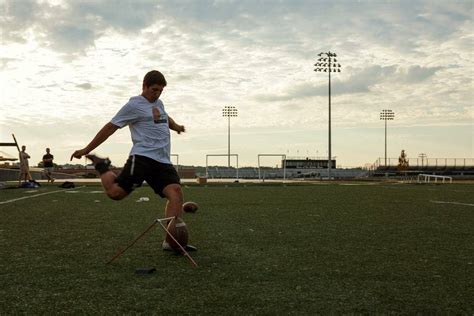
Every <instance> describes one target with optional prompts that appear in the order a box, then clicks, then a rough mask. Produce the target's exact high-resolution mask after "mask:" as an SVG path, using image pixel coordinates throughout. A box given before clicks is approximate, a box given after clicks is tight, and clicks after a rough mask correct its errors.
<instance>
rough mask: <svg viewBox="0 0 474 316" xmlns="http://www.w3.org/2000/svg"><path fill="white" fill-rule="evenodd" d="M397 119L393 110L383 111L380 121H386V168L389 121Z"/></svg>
mask: <svg viewBox="0 0 474 316" xmlns="http://www.w3.org/2000/svg"><path fill="white" fill-rule="evenodd" d="M394 119H395V113H393V112H392V110H382V112H380V120H383V121H385V167H387V121H392V120H394Z"/></svg>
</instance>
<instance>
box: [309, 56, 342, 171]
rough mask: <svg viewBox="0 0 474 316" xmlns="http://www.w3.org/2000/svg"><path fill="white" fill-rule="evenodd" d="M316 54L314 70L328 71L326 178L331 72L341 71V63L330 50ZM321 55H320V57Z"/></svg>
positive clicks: (329, 167) (329, 155) (329, 157)
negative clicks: (316, 60)
mask: <svg viewBox="0 0 474 316" xmlns="http://www.w3.org/2000/svg"><path fill="white" fill-rule="evenodd" d="M318 56H320V58H319V59H318V62H317V63H316V64H314V66H315V67H316V68H315V69H314V71H316V72H327V73H328V79H329V84H328V87H329V91H328V96H329V114H328V116H329V126H328V129H329V133H328V138H329V139H328V179H329V180H330V179H331V164H332V161H331V72H341V64H339V63H337V64H336V62H337V59H336V57H337V55H336V54H335V53H331V52H330V51H329V52H327V53H324V52H323V53H319V54H318ZM321 56H322V57H321Z"/></svg>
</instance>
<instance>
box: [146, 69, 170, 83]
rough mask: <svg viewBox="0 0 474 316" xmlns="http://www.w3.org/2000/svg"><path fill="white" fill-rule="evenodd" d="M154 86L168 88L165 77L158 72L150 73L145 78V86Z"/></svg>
mask: <svg viewBox="0 0 474 316" xmlns="http://www.w3.org/2000/svg"><path fill="white" fill-rule="evenodd" d="M154 84H159V85H160V86H163V87H166V79H165V76H163V74H162V73H161V72H159V71H158V70H152V71H150V72H148V73H147V74H146V75H145V77H144V78H143V86H144V87H149V86H152V85H154Z"/></svg>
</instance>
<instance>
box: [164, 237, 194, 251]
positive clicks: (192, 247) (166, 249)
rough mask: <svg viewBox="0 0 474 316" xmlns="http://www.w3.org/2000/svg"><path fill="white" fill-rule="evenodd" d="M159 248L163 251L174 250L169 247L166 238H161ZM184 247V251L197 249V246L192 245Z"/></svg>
mask: <svg viewBox="0 0 474 316" xmlns="http://www.w3.org/2000/svg"><path fill="white" fill-rule="evenodd" d="M161 248H162V249H163V251H176V250H174V249H173V248H171V246H170V244H169V243H168V242H166V240H163V243H162V244H161ZM184 249H185V250H186V251H197V248H196V247H195V246H192V245H186V247H184ZM178 252H179V250H178Z"/></svg>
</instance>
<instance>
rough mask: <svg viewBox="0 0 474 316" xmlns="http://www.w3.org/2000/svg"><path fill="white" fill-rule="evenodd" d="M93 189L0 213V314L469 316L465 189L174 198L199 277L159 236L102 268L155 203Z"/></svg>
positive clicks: (471, 189)
mask: <svg viewBox="0 0 474 316" xmlns="http://www.w3.org/2000/svg"><path fill="white" fill-rule="evenodd" d="M323 183H324V182H323ZM354 184H357V185H354ZM57 190H60V189H59V188H58V187H57V186H52V185H49V186H48V185H43V186H42V187H40V188H39V189H35V190H31V189H14V190H1V191H0V203H2V202H6V201H9V200H12V199H17V198H19V197H24V196H33V195H36V194H41V193H47V192H52V191H57ZM100 190H101V188H100V187H99V186H92V185H88V186H86V187H78V188H76V189H73V190H69V191H64V192H56V193H51V194H45V195H41V196H36V197H31V198H27V199H22V200H17V201H13V202H9V203H3V204H0V218H1V220H0V284H1V288H0V314H25V313H26V314H63V313H64V314H140V313H143V314H157V315H164V314H190V315H212V314H219V315H290V314H295V315H314V314H322V315H325V314H327V313H336V314H339V313H349V314H468V315H471V314H472V313H473V312H474V303H473V302H474V300H473V298H474V229H473V227H474V185H469V184H449V185H414V184H377V183H376V184H373V183H339V184H337V183H334V184H308V185H289V184H288V185H282V184H274V185H263V184H261V185H251V184H248V185H246V184H242V183H240V184H232V185H208V186H198V185H186V186H184V187H183V190H184V193H185V198H186V200H192V201H195V202H197V203H198V204H199V206H200V209H199V210H198V212H197V213H195V214H185V216H184V218H185V221H186V222H187V224H188V227H189V235H190V243H192V244H194V245H196V246H197V247H198V248H199V250H198V251H197V252H195V253H191V255H192V256H193V258H194V259H195V260H196V262H197V263H198V264H199V267H198V268H194V267H193V266H192V265H191V264H190V262H189V261H188V260H187V259H186V258H185V257H182V256H177V255H174V254H170V253H168V252H163V251H162V250H161V248H160V247H161V240H162V237H163V233H162V231H161V229H160V227H159V226H157V227H156V229H154V230H153V231H152V232H151V233H150V234H148V235H146V236H145V237H144V238H143V239H142V240H140V241H139V242H137V244H135V245H134V246H133V247H132V248H130V249H129V250H128V251H127V252H125V253H124V254H123V255H122V256H121V257H119V258H118V259H116V260H115V261H114V262H113V263H111V264H110V265H106V264H105V262H107V261H108V260H109V259H110V258H111V257H112V256H113V255H114V254H115V253H116V252H117V251H118V250H119V249H121V248H123V247H124V246H125V245H127V244H128V243H129V242H131V241H132V240H133V239H134V238H135V237H136V236H138V235H139V234H140V233H141V232H142V231H143V230H144V229H145V228H146V227H147V226H148V225H150V224H151V223H152V222H153V220H154V219H155V218H160V217H164V214H163V209H164V205H165V204H164V201H163V200H160V199H158V198H157V197H156V196H155V195H154V194H153V192H152V191H151V189H150V188H148V187H143V188H140V189H137V190H136V191H134V192H133V193H132V194H131V195H130V196H129V197H128V198H127V199H125V200H123V201H112V200H110V199H108V198H107V197H106V196H105V195H104V194H102V193H100V192H98V191H100ZM145 196H146V197H149V198H150V201H149V202H137V201H138V200H139V198H140V197H145ZM142 267H155V268H156V270H157V271H156V272H155V273H153V274H149V275H137V274H135V269H137V268H142Z"/></svg>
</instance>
